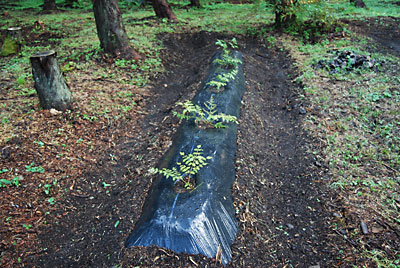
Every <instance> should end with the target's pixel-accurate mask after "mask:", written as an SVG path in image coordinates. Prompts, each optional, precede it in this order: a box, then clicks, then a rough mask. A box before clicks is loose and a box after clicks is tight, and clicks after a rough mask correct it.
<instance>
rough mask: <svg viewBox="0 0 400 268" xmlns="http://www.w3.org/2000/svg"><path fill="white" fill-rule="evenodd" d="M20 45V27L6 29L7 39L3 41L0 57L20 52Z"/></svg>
mask: <svg viewBox="0 0 400 268" xmlns="http://www.w3.org/2000/svg"><path fill="white" fill-rule="evenodd" d="M21 45H22V37H21V27H11V28H8V29H7V37H6V38H5V39H4V42H3V46H2V47H1V52H0V55H1V56H8V55H11V54H16V53H18V52H19V51H20V49H21Z"/></svg>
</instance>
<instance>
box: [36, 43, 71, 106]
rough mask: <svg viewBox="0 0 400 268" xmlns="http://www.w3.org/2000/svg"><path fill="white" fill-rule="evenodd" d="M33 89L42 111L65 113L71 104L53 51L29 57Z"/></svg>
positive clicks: (69, 94)
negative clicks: (33, 83) (52, 109)
mask: <svg viewBox="0 0 400 268" xmlns="http://www.w3.org/2000/svg"><path fill="white" fill-rule="evenodd" d="M30 60H31V65H32V74H33V79H34V80H35V88H36V91H37V93H38V96H39V102H40V106H41V107H42V108H43V109H51V108H54V109H56V110H59V111H65V110H66V109H68V108H70V106H71V103H72V96H71V92H70V91H69V88H68V86H67V84H66V83H65V80H64V77H63V76H62V73H61V71H60V66H59V65H58V62H57V59H56V52H55V51H54V50H49V51H43V52H39V53H36V54H33V55H32V56H31V57H30Z"/></svg>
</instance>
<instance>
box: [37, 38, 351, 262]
mask: <svg viewBox="0 0 400 268" xmlns="http://www.w3.org/2000/svg"><path fill="white" fill-rule="evenodd" d="M225 38H230V37H224V36H221V35H217V34H210V33H206V32H201V33H197V34H186V35H165V36H162V37H161V39H162V40H163V43H164V45H165V46H166V47H167V50H166V51H165V53H164V61H165V63H166V66H167V70H168V74H167V75H166V77H164V78H163V79H161V81H159V82H158V83H156V84H155V85H154V86H153V87H152V94H151V95H152V98H151V99H149V100H148V104H147V105H146V107H144V112H145V113H148V115H147V116H145V117H144V118H142V119H140V120H138V121H137V122H136V123H137V124H138V126H137V127H135V129H136V130H137V131H138V132H137V133H136V135H137V136H136V137H134V138H131V139H127V140H121V141H119V144H118V145H117V146H116V147H115V148H114V149H112V150H110V151H108V152H106V154H105V155H106V157H105V158H104V159H103V160H101V161H100V162H99V163H98V165H97V166H96V167H92V168H91V171H90V172H88V173H87V174H85V175H84V179H83V178H82V179H81V180H79V181H76V185H75V188H78V189H80V194H81V196H71V195H69V196H67V198H66V200H65V205H64V209H63V210H62V211H59V212H58V214H59V215H63V217H62V218H61V219H60V220H59V221H58V222H57V223H55V224H52V225H51V226H50V227H49V228H45V229H43V230H42V231H41V232H40V235H39V239H40V241H41V245H40V248H46V249H47V250H45V251H44V252H41V253H40V254H39V255H38V256H32V257H31V260H32V262H33V263H35V262H36V263H37V264H38V266H40V267H83V266H86V267H89V266H90V267H110V266H112V265H115V264H116V263H121V264H122V266H123V267H128V266H130V267H135V266H143V267H188V266H193V267H194V266H196V264H197V265H199V266H200V267H207V266H208V267H212V266H219V265H217V263H216V261H215V260H212V259H207V258H205V257H202V256H188V255H185V254H183V255H176V254H174V253H173V252H171V251H169V250H165V249H159V248H157V247H149V248H143V247H135V248H132V249H124V247H123V243H124V241H125V239H126V238H127V235H128V234H129V232H130V230H131V229H132V227H133V226H134V225H133V224H134V223H135V222H136V221H137V220H138V218H139V216H140V212H141V207H142V204H143V202H144V200H145V196H146V194H145V193H146V192H147V190H148V188H149V187H150V185H151V177H148V176H144V174H145V172H146V170H147V169H148V168H149V167H151V166H154V165H155V162H156V161H157V159H159V158H160V157H161V155H162V153H163V152H164V151H165V149H166V147H161V148H160V146H157V145H154V144H152V142H154V140H157V139H161V138H163V139H165V140H166V143H167V144H168V143H169V142H170V141H171V139H172V135H173V131H174V130H175V128H176V126H177V124H178V122H177V120H176V119H175V118H173V117H171V113H170V112H171V108H172V107H173V105H174V103H176V102H177V101H183V100H185V99H187V98H190V97H191V96H192V95H193V94H194V92H195V90H197V89H198V88H199V82H200V81H202V79H204V77H205V73H206V71H207V68H208V66H209V60H210V58H211V56H212V55H213V54H214V53H215V52H216V47H215V45H214V44H215V41H216V40H217V39H225ZM239 45H240V51H241V52H242V53H243V54H244V61H245V74H246V81H247V92H246V93H245V96H244V99H243V107H242V114H241V118H240V120H239V123H240V124H239V138H238V151H237V157H236V169H237V181H236V183H235V185H234V187H233V197H234V202H235V207H236V210H237V220H238V222H239V230H240V231H239V232H238V234H237V239H236V241H235V243H234V245H233V260H232V262H231V263H230V264H228V267H247V266H249V267H281V266H284V265H288V264H291V265H293V266H295V267H302V266H303V265H304V264H306V265H308V266H312V265H317V264H318V263H320V264H324V265H329V266H334V265H335V264H336V262H337V258H336V257H338V256H336V255H335V254H336V253H335V252H336V250H335V248H336V247H337V246H339V245H340V241H337V242H336V243H335V246H334V244H333V242H334V241H335V240H334V239H332V237H330V236H332V231H331V230H330V228H329V221H330V217H331V216H330V214H329V212H327V210H326V209H325V208H324V202H325V201H324V200H327V199H328V200H329V199H330V198H329V197H328V196H327V193H326V191H325V189H324V188H323V186H322V184H321V183H320V182H318V180H319V177H318V170H317V168H316V167H315V165H314V163H313V162H314V159H313V157H312V156H311V155H309V154H308V153H306V150H307V147H309V146H311V145H310V142H311V141H309V140H308V139H307V136H306V134H305V133H304V131H303V130H302V128H301V119H302V114H301V113H300V109H301V108H302V104H301V103H299V101H298V100H297V94H296V92H297V90H298V87H297V86H296V85H294V84H293V83H292V82H291V81H290V79H288V77H294V76H295V70H294V69H293V68H292V62H291V61H290V59H289V57H288V55H287V54H286V53H284V52H280V51H278V50H274V49H272V50H271V49H267V48H265V47H264V46H263V45H262V44H261V43H258V42H257V41H252V40H251V41H245V40H241V41H239ZM166 85H167V86H166ZM125 127H127V128H128V129H129V128H131V126H125ZM126 131H128V130H126ZM111 154H112V155H114V157H115V158H116V159H119V161H118V164H116V165H113V164H111V163H110V161H109V160H108V158H109V157H108V155H111ZM138 155H143V158H142V159H141V160H140V161H139V160H138V159H137V158H136V157H135V156H138ZM131 169H139V170H140V171H141V172H137V173H136V172H135V173H134V175H133V174H132V173H131V172H130V170H131ZM99 181H105V183H107V184H111V185H113V186H112V189H111V190H110V192H109V193H108V194H107V193H104V190H102V189H100V190H98V191H96V189H93V186H92V185H95V184H98V182H99ZM117 221H119V224H118V226H117V227H115V224H116V222H117ZM343 247H344V246H343ZM266 253H267V254H266Z"/></svg>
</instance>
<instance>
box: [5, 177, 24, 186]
mask: <svg viewBox="0 0 400 268" xmlns="http://www.w3.org/2000/svg"><path fill="white" fill-rule="evenodd" d="M19 180H20V176H15V177H14V178H13V179H12V180H7V179H0V187H6V186H15V187H19V186H20V185H21V183H20V182H19Z"/></svg>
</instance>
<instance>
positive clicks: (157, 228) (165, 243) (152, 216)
mask: <svg viewBox="0 0 400 268" xmlns="http://www.w3.org/2000/svg"><path fill="white" fill-rule="evenodd" d="M233 55H234V57H235V58H238V59H241V60H242V55H241V54H240V53H238V52H235V53H234V54H233ZM220 56H221V55H220V54H217V55H216V56H214V57H213V59H212V64H211V67H210V70H209V73H208V77H207V79H206V81H205V82H204V83H203V86H202V90H201V91H200V92H199V93H198V94H197V95H196V96H195V97H194V99H193V103H194V104H195V105H199V106H204V103H205V102H207V101H209V100H210V98H211V97H213V98H214V101H215V104H216V105H217V108H216V110H217V112H219V113H225V114H229V115H234V116H236V117H239V111H240V106H241V99H242V96H243V94H244V91H245V87H244V75H243V68H242V64H239V65H238V72H237V74H236V76H235V79H234V80H231V81H230V82H228V83H227V85H226V86H225V90H223V91H222V92H218V93H216V92H213V91H212V89H211V88H210V87H209V85H208V82H210V81H213V80H214V79H215V78H216V76H217V75H218V74H219V73H220V72H221V71H223V69H222V68H221V66H219V65H218V64H217V63H215V62H214V59H215V58H217V57H220ZM236 138H237V125H236V124H234V123H230V124H228V127H226V128H222V129H214V128H213V129H200V128H198V127H197V126H196V125H195V123H194V121H193V120H191V121H185V122H184V123H183V124H182V125H181V127H180V128H179V129H178V132H177V134H176V136H175V139H174V142H173V144H172V146H171V148H170V149H169V150H168V152H167V153H166V155H165V156H164V157H163V159H162V160H161V162H160V164H159V168H173V167H177V166H176V163H178V162H180V161H182V160H181V154H180V153H181V152H184V153H185V154H188V153H191V152H193V148H196V147H197V146H198V145H201V146H202V148H203V150H204V156H212V159H211V160H210V161H209V164H208V165H207V166H206V167H204V168H202V169H201V170H200V171H199V173H197V174H196V188H194V189H193V190H192V191H187V192H184V193H177V192H176V191H175V190H174V188H175V183H174V182H173V181H172V180H171V179H165V177H164V176H162V175H158V176H157V178H156V179H155V181H154V183H153V185H152V189H151V191H150V193H149V195H148V197H147V200H146V202H145V204H144V207H143V214H142V216H141V218H140V219H139V221H138V222H137V224H136V226H135V228H134V230H133V232H132V234H131V236H130V237H129V238H128V240H127V242H126V246H127V247H131V246H149V245H157V246H160V247H165V248H169V249H172V250H174V251H176V252H187V253H190V254H203V255H205V256H207V257H216V258H217V259H219V260H221V262H222V263H223V264H226V263H228V262H229V261H230V260H231V258H232V251H231V248H230V247H231V245H232V243H233V241H234V238H235V235H236V232H237V223H236V220H235V211H234V207H233V204H232V196H231V187H232V184H233V181H234V180H235V168H234V157H235V152H236Z"/></svg>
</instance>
